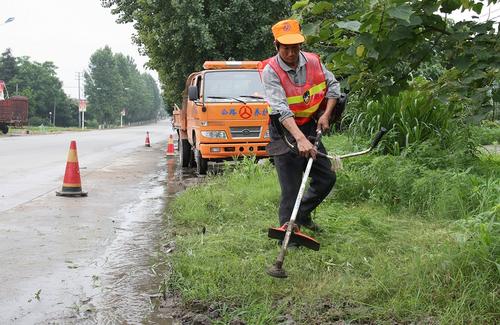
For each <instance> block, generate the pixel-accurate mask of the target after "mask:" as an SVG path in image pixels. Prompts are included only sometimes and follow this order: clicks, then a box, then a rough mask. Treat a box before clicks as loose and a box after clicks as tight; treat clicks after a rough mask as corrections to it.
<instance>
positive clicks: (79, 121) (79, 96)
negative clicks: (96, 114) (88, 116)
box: [76, 72, 82, 127]
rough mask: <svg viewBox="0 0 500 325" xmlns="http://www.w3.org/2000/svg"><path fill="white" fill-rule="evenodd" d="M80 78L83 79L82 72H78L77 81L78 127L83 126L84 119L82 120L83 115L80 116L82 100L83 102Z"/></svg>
mask: <svg viewBox="0 0 500 325" xmlns="http://www.w3.org/2000/svg"><path fill="white" fill-rule="evenodd" d="M80 77H81V72H76V79H77V80H78V127H80V125H82V119H81V115H80V100H81V93H80Z"/></svg>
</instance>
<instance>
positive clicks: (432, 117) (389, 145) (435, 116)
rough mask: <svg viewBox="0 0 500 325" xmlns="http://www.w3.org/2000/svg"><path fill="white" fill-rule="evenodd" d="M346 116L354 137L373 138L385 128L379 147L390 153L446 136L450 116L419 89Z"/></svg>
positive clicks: (375, 102) (374, 103)
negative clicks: (378, 131)
mask: <svg viewBox="0 0 500 325" xmlns="http://www.w3.org/2000/svg"><path fill="white" fill-rule="evenodd" d="M347 115H348V116H347V120H349V121H350V125H349V129H350V133H351V134H353V135H355V136H356V135H363V136H366V135H373V134H375V133H376V131H377V130H379V129H380V127H385V128H387V129H388V130H389V132H388V134H386V136H385V137H384V140H383V141H382V144H381V146H382V147H383V149H384V151H385V152H390V153H393V154H399V153H400V151H401V149H402V148H405V147H408V146H409V145H411V144H415V143H421V142H423V141H425V140H427V139H430V138H434V137H437V138H442V137H445V136H446V133H447V132H448V129H449V128H450V122H451V119H452V117H453V113H452V111H451V110H450V109H449V108H448V107H447V106H446V105H444V104H442V103H441V102H439V101H438V100H437V99H435V98H433V97H431V95H429V94H428V93H426V92H423V91H418V90H408V91H404V92H401V93H400V94H399V95H398V96H384V97H382V98H381V99H380V100H378V101H368V102H366V103H365V104H361V106H360V107H359V108H358V109H354V111H352V112H349V111H348V113H347Z"/></svg>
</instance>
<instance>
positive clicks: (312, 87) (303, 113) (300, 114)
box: [259, 52, 326, 125]
mask: <svg viewBox="0 0 500 325" xmlns="http://www.w3.org/2000/svg"><path fill="white" fill-rule="evenodd" d="M302 53H303V54H304V55H305V57H306V59H307V62H306V82H305V84H304V85H302V86H297V85H296V84H295V83H294V82H293V80H291V79H290V77H289V76H288V73H286V72H285V71H284V70H283V69H282V68H281V67H280V65H279V63H278V56H277V55H276V56H273V57H271V58H269V59H266V60H264V61H262V62H260V63H259V72H260V73H261V74H262V71H263V70H264V68H265V67H266V65H268V64H269V65H270V66H271V68H273V70H274V71H275V72H276V74H277V75H278V77H279V79H280V82H281V86H283V89H284V90H285V94H286V99H287V102H288V106H289V107H290V110H291V111H292V112H293V114H294V115H295V123H297V125H304V124H305V123H307V122H309V121H310V120H311V119H312V115H313V114H314V113H315V112H316V111H317V110H318V108H319V107H320V105H321V103H322V101H323V99H324V98H325V95H326V80H325V74H324V73H323V69H322V68H321V61H320V59H319V56H318V55H316V54H314V53H308V52H302Z"/></svg>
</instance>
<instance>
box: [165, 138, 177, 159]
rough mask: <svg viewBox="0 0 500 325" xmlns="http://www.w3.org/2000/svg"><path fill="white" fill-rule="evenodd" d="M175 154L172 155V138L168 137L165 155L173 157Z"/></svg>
mask: <svg viewBox="0 0 500 325" xmlns="http://www.w3.org/2000/svg"><path fill="white" fill-rule="evenodd" d="M174 154H175V153H174V138H173V137H172V135H170V136H169V137H168V144H167V152H166V155H167V156H173V155H174Z"/></svg>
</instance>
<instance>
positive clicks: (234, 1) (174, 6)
mask: <svg viewBox="0 0 500 325" xmlns="http://www.w3.org/2000/svg"><path fill="white" fill-rule="evenodd" d="M103 5H104V6H105V7H113V10H112V12H113V13H114V14H118V15H119V19H118V22H121V23H128V22H134V27H135V29H136V30H137V35H136V36H135V37H134V41H135V42H136V43H137V44H138V45H139V46H140V49H141V51H142V52H143V53H144V54H146V55H147V56H148V57H149V58H150V60H149V62H148V66H149V67H150V68H152V69H155V70H156V71H158V74H159V77H160V80H161V82H162V88H163V92H164V96H165V98H166V100H167V104H168V106H169V108H170V111H171V106H172V104H173V103H179V102H180V101H181V93H182V90H183V89H184V86H185V80H186V78H187V76H188V75H189V74H190V73H192V72H193V71H196V70H199V69H201V68H202V65H203V62H204V61H206V60H229V59H234V60H247V59H250V60H261V59H264V58H266V57H268V56H270V55H272V54H273V53H274V48H273V46H272V34H271V26H272V25H273V24H274V23H276V22H277V21H278V20H280V19H283V18H286V17H289V16H290V8H291V3H290V1H289V0H272V1H269V0H255V1H247V0H224V1H222V0H219V1H207V0H193V1H133V0H109V1H103Z"/></svg>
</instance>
